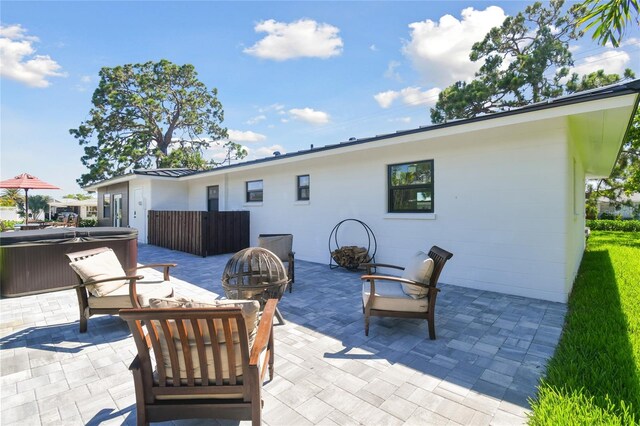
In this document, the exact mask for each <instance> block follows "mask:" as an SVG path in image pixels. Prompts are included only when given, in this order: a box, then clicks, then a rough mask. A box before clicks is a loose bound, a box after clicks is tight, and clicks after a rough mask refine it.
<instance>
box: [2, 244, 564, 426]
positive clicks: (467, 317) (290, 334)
mask: <svg viewBox="0 0 640 426" xmlns="http://www.w3.org/2000/svg"><path fill="white" fill-rule="evenodd" d="M139 258H140V260H139V261H140V263H151V262H163V261H172V262H176V263H178V264H179V267H178V268H176V269H175V270H174V271H173V273H172V274H173V276H174V277H175V278H174V281H175V283H176V285H177V286H178V292H179V293H181V294H183V295H185V296H188V297H189V296H190V297H198V295H200V296H199V297H203V295H206V294H207V292H206V290H208V291H211V292H214V293H218V294H223V291H222V287H221V284H220V277H221V275H222V271H223V269H224V265H225V264H226V261H227V259H228V258H229V256H228V255H224V256H213V257H209V258H201V257H197V256H193V255H189V254H185V253H180V252H175V251H170V250H166V249H161V248H158V247H155V246H148V245H141V246H140V248H139ZM453 262H455V258H454V259H452V261H451V263H452V264H453ZM447 266H448V267H450V266H451V265H447ZM296 269H297V270H296V283H295V286H294V290H293V293H291V294H289V293H287V294H285V296H284V297H283V299H282V301H281V303H280V304H279V307H280V310H281V312H282V314H283V315H284V317H285V319H286V321H287V324H286V325H282V326H276V329H275V339H276V364H275V372H276V374H275V378H274V380H273V381H272V382H270V383H267V384H266V385H265V386H264V388H263V389H264V392H263V394H264V401H265V403H264V410H263V413H264V416H263V419H264V423H265V424H267V425H272V426H275V425H296V426H297V425H309V424H322V425H352V424H353V425H355V424H364V425H378V424H380V425H396V424H397V425H401V424H406V425H431V424H463V425H467V424H477V425H483V424H495V425H500V424H505V425H513V424H521V423H525V422H526V414H527V412H528V408H529V404H528V402H527V399H528V398H530V397H533V396H534V395H535V386H536V383H537V381H538V379H539V378H540V376H541V374H542V373H543V371H544V366H545V364H546V362H547V360H548V358H549V357H550V356H551V355H552V353H553V351H554V348H555V345H556V344H557V341H558V338H559V336H560V332H561V327H562V324H563V320H564V315H565V311H566V305H564V304H560V303H550V302H544V301H539V300H534V299H528V298H524V297H515V296H506V295H502V294H498V293H491V292H484V291H477V290H472V289H466V288H461V287H456V286H452V285H446V284H443V285H442V286H441V288H442V291H441V293H440V295H439V297H438V303H437V311H436V333H437V336H438V339H437V340H435V341H432V340H429V339H428V338H427V324H426V321H418V320H402V319H392V318H372V323H371V330H370V335H369V337H365V335H364V328H363V319H362V310H361V301H360V281H359V276H358V274H357V273H352V272H348V271H345V270H342V269H335V270H330V269H329V267H328V266H327V265H322V264H316V263H310V262H303V261H299V260H296ZM189 283H192V284H195V285H191V284H189ZM0 309H1V323H0V343H1V350H0V375H1V378H0V380H1V381H0V384H1V400H0V410H1V417H0V423H2V425H4V426H7V425H10V424H21V425H26V424H28V425H38V424H43V425H54V424H64V425H67V424H68V425H76V424H77V425H83V424H89V425H98V424H105V425H106V424H135V410H134V405H135V397H134V391H133V379H132V377H131V375H130V373H129V371H128V369H127V368H128V365H129V363H130V362H131V360H132V359H133V356H134V352H135V348H134V344H133V341H132V339H131V338H130V336H129V333H128V329H127V327H126V324H125V323H124V322H122V321H121V320H119V319H118V318H117V317H113V316H98V317H92V318H91V319H90V320H89V332H88V333H85V334H80V333H78V322H77V321H78V313H77V302H76V297H75V292H74V291H62V292H56V293H48V294H43V295H37V296H26V297H20V298H13V299H3V300H1V301H0ZM241 423H242V424H248V422H241ZM174 424H205V422H193V421H179V422H174ZM207 424H211V423H207ZM219 424H226V425H234V424H238V422H233V421H231V422H230V421H221V422H219Z"/></svg>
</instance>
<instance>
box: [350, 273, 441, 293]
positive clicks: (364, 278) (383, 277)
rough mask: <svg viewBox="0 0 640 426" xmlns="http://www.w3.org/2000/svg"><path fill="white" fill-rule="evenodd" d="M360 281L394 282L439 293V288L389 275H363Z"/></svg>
mask: <svg viewBox="0 0 640 426" xmlns="http://www.w3.org/2000/svg"><path fill="white" fill-rule="evenodd" d="M360 279H361V280H362V281H369V280H376V281H395V282H398V283H401V284H411V285H415V286H418V287H422V288H433V289H435V290H436V291H440V289H439V288H436V287H431V286H430V285H429V284H426V283H421V282H419V281H413V280H408V279H406V278H400V277H393V276H390V275H363V276H361V277H360Z"/></svg>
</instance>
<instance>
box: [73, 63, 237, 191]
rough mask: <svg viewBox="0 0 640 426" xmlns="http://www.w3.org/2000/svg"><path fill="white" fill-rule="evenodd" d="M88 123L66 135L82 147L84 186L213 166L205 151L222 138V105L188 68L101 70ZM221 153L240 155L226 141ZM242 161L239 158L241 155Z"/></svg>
mask: <svg viewBox="0 0 640 426" xmlns="http://www.w3.org/2000/svg"><path fill="white" fill-rule="evenodd" d="M92 103H93V108H92V109H91V111H90V112H89V116H90V118H89V119H88V120H87V121H85V122H83V123H81V124H80V126H79V127H78V128H77V129H70V130H69V132H70V133H71V134H72V135H73V136H74V137H75V138H76V139H78V142H79V143H80V145H82V146H84V152H85V155H84V156H83V157H82V164H84V165H85V166H87V167H88V169H89V172H88V173H86V174H84V175H82V176H81V177H80V178H79V179H78V183H79V184H80V185H87V184H90V183H94V182H97V181H101V180H104V179H108V178H110V177H113V176H120V175H123V174H125V173H128V172H130V171H131V170H133V169H138V168H151V167H188V168H196V169H203V168H209V167H212V166H213V165H215V163H210V162H207V161H205V160H203V158H202V153H203V151H204V149H206V148H208V147H210V145H211V144H212V143H220V142H221V141H224V140H225V138H227V129H226V128H224V127H222V126H221V123H222V121H223V120H224V112H223V109H222V104H221V103H220V102H219V101H218V98H217V90H216V89H215V88H214V89H212V90H211V91H209V90H208V89H207V87H206V86H205V85H204V84H203V83H202V82H201V81H200V80H198V78H197V73H196V71H195V68H194V67H193V65H190V64H187V65H182V66H179V65H176V64H173V63H171V62H169V61H167V60H161V61H160V62H146V63H144V64H127V65H123V66H117V67H114V68H108V67H105V68H102V70H101V71H100V83H99V84H98V88H97V89H96V90H95V92H94V93H93V98H92ZM225 148H226V149H229V150H231V151H238V150H240V149H241V147H240V145H238V144H235V143H233V142H231V141H226V143H225ZM240 155H241V154H240Z"/></svg>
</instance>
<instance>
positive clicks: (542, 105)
mask: <svg viewBox="0 0 640 426" xmlns="http://www.w3.org/2000/svg"><path fill="white" fill-rule="evenodd" d="M637 93H640V79H636V80H631V81H628V82H626V83H617V84H613V85H610V86H605V87H599V88H596V89H591V90H585V91H582V92H578V93H573V94H570V95H565V96H560V97H558V98H553V99H548V100H546V101H542V102H538V103H535V104H531V105H525V106H523V107H520V108H515V109H512V110H509V111H501V112H496V113H493V114H486V115H481V116H476V117H472V118H466V119H461V120H454V121H449V122H447V123H440V124H433V125H430V126H423V127H418V128H416V129H409V130H401V131H397V132H395V133H388V134H384V135H378V136H372V137H366V138H362V139H356V140H354V141H347V142H340V143H337V144H331V145H325V146H322V147H318V148H312V149H306V150H302V151H297V152H292V153H287V154H282V155H277V156H273V157H265V158H259V159H257V160H251V161H246V162H241V163H236V164H230V165H227V166H219V167H215V168H213V169H208V170H197V171H193V172H191V173H188V172H187V173H179V175H175V176H166V175H160V174H157V173H154V171H155V170H156V169H151V170H134V171H133V172H131V173H128V174H125V175H122V176H116V177H113V178H109V179H106V180H103V181H101V182H96V183H94V184H91V185H87V187H90V186H95V185H101V186H102V184H103V183H106V182H109V181H111V180H115V179H121V178H124V177H126V176H129V175H141V176H150V177H169V178H175V179H178V180H179V179H180V178H183V177H191V176H197V175H201V174H204V173H212V172H218V171H224V170H229V169H236V168H239V167H246V166H250V165H254V164H262V163H267V162H270V161H277V160H282V159H285V158H292V157H299V156H302V155H308V154H312V153H315V152H322V151H329V150H332V149H338V148H344V147H348V146H355V145H361V144H365V143H370V142H375V141H379V140H385V139H391V138H395V137H398V136H406V135H412V134H416V133H422V132H430V131H434V130H438V129H445V128H448V127H455V126H461V125H464V124H470V123H477V122H481V121H485V120H493V119H497V118H502V117H509V116H512V115H518V114H524V113H528V112H534V111H541V110H545V109H549V108H556V107H561V106H567V105H573V104H579V103H583V102H589V101H595V100H600V99H606V98H613V97H617V96H624V95H631V94H637ZM174 170H181V171H184V170H186V169H174ZM177 174H178V173H177Z"/></svg>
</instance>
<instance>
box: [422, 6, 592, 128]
mask: <svg viewBox="0 0 640 426" xmlns="http://www.w3.org/2000/svg"><path fill="white" fill-rule="evenodd" d="M563 4H564V1H563V0H552V1H551V2H549V4H548V8H547V7H545V6H544V5H543V4H542V3H540V2H536V3H534V4H533V5H530V6H527V8H526V9H525V10H524V12H520V13H518V14H517V15H515V16H509V17H507V18H506V19H505V20H504V22H503V24H502V25H501V26H499V27H494V28H492V29H491V30H490V31H489V33H487V35H486V36H485V37H484V39H483V40H481V41H479V42H477V43H475V44H474V45H473V47H472V48H471V54H470V55H469V58H470V59H471V60H472V61H473V62H477V61H483V62H482V66H481V67H480V70H479V71H478V72H477V73H476V78H475V79H474V80H473V81H471V82H470V83H466V82H462V81H458V82H456V83H454V84H453V85H451V86H449V87H447V88H446V89H444V90H443V91H442V92H441V93H440V94H439V96H438V102H437V103H436V105H435V108H432V109H431V121H433V122H434V123H442V122H445V121H449V120H453V119H459V118H470V117H474V116H476V115H478V114H489V113H493V112H499V111H504V110H507V109H509V108H513V107H519V106H523V105H528V104H530V103H533V102H539V101H541V100H543V99H546V98H549V97H554V96H558V95H561V94H562V92H563V87H562V83H561V80H562V79H563V78H564V77H566V76H567V75H568V72H569V71H568V67H570V66H572V65H573V60H572V57H571V52H570V51H569V44H568V43H569V41H570V40H575V39H578V38H579V37H581V36H582V33H581V32H580V31H579V30H578V29H577V21H578V20H579V19H580V17H581V12H582V9H581V8H571V9H569V10H568V11H566V12H565V11H564V10H563ZM550 74H551V75H552V77H549V75H550Z"/></svg>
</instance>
